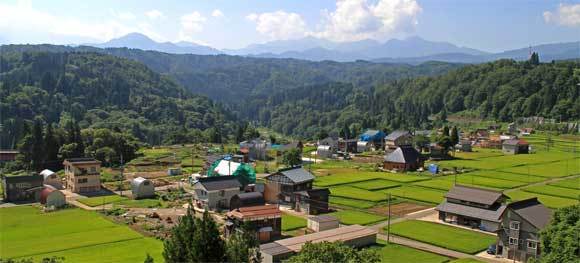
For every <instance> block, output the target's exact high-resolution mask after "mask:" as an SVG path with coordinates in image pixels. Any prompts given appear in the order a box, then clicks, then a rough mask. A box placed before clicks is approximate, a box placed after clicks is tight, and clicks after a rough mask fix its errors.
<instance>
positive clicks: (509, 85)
mask: <svg viewBox="0 0 580 263" xmlns="http://www.w3.org/2000/svg"><path fill="white" fill-rule="evenodd" d="M578 83H580V62H578V61H575V62H574V61H561V62H555V63H546V64H538V65H535V64H534V63H530V62H516V61H513V60H500V61H496V62H491V63H485V64H480V65H470V66H466V67H463V68H460V69H457V70H453V71H451V72H449V73H447V74H444V75H441V76H437V77H418V78H413V79H403V80H397V81H393V82H390V83H388V84H385V85H378V86H377V87H375V88H373V89H361V88H357V87H355V86H353V85H351V84H344V83H331V84H325V85H318V86H316V87H303V88H297V89H293V90H290V91H280V92H277V93H275V94H273V95H271V96H270V97H268V98H266V99H263V100H259V101H255V102H253V103H257V104H260V105H263V106H262V107H260V109H259V112H258V113H257V114H256V116H258V118H259V120H260V121H261V122H262V123H263V124H264V125H267V126H270V127H272V128H273V129H275V130H277V131H279V132H283V133H289V134H299V135H302V136H305V137H310V136H314V135H315V134H317V133H318V132H319V131H320V130H324V131H326V132H331V131H334V132H340V133H342V134H344V132H345V131H347V130H348V131H349V132H350V133H351V134H358V133H359V132H361V131H362V129H363V128H368V127H377V128H381V129H384V130H393V129H397V128H410V129H412V128H425V127H428V126H430V125H431V124H430V123H432V122H430V121H428V117H429V116H433V115H436V116H438V117H441V116H442V115H443V118H444V116H445V115H447V114H451V113H460V114H465V115H469V116H473V117H477V118H486V119H494V120H498V121H512V120H514V119H515V118H517V117H527V116H545V117H550V118H555V119H557V120H562V121H567V120H579V119H580V101H579V99H578V96H579V94H578V93H579V88H578V86H577V84H578Z"/></svg>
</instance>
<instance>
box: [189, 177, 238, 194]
mask: <svg viewBox="0 0 580 263" xmlns="http://www.w3.org/2000/svg"><path fill="white" fill-rule="evenodd" d="M197 183H198V184H201V185H202V186H203V187H204V188H205V189H206V190H207V191H216V190H223V189H230V188H240V187H242V184H241V183H240V181H238V179H237V178H236V177H234V176H214V177H202V178H199V181H198V182H197Z"/></svg>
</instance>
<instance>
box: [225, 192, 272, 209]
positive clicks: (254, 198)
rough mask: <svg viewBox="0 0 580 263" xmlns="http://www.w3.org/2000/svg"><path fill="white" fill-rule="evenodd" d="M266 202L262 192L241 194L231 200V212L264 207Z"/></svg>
mask: <svg viewBox="0 0 580 263" xmlns="http://www.w3.org/2000/svg"><path fill="white" fill-rule="evenodd" d="M264 204H266V201H265V200H264V195H262V193H260V192H248V193H240V194H237V195H234V196H233V197H232V199H231V200H230V210H234V209H237V208H240V207H248V206H257V205H264Z"/></svg>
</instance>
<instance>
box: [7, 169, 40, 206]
mask: <svg viewBox="0 0 580 263" xmlns="http://www.w3.org/2000/svg"><path fill="white" fill-rule="evenodd" d="M43 180H44V178H43V177H42V175H24V176H3V177H2V189H4V201H8V202H36V201H38V200H39V198H40V191H42V189H43V188H44V187H43V185H42V182H43Z"/></svg>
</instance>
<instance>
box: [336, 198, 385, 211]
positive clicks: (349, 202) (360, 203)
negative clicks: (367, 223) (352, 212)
mask: <svg viewBox="0 0 580 263" xmlns="http://www.w3.org/2000/svg"><path fill="white" fill-rule="evenodd" d="M329 202H330V203H331V204H336V205H340V206H349V207H354V208H360V209H367V208H371V207H373V206H375V205H376V203H375V202H370V201H364V200H358V199H351V198H344V197H338V196H330V198H329Z"/></svg>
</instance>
